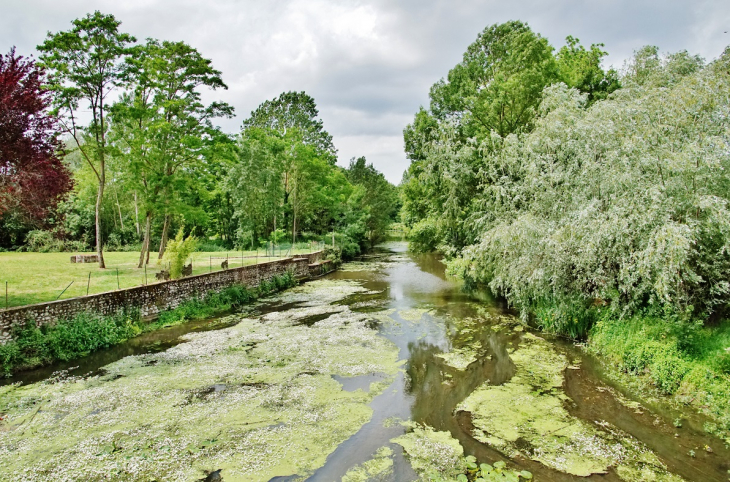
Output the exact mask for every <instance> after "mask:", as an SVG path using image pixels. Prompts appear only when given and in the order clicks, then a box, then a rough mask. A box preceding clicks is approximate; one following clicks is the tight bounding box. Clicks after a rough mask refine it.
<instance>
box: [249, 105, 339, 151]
mask: <svg viewBox="0 0 730 482" xmlns="http://www.w3.org/2000/svg"><path fill="white" fill-rule="evenodd" d="M318 116H319V111H318V110H317V104H316V103H315V102H314V99H313V98H312V97H311V96H309V95H307V94H306V93H305V92H284V93H282V94H281V95H279V97H277V98H275V99H272V100H267V101H266V102H264V103H263V104H261V105H260V106H258V107H257V108H256V110H254V111H253V112H251V117H249V118H248V119H246V120H245V121H243V127H242V128H243V130H244V131H245V130H247V129H249V128H251V127H260V128H264V129H272V130H275V131H278V132H280V133H282V134H286V133H287V131H288V130H289V129H292V128H296V129H298V130H299V131H300V132H301V137H302V139H303V142H304V143H305V144H308V145H312V146H314V147H315V148H316V149H317V151H318V153H319V155H320V156H324V157H326V158H327V160H328V161H329V162H330V164H332V165H334V164H335V163H336V162H337V149H335V146H334V144H333V143H332V135H330V134H329V133H328V132H327V131H326V130H324V126H323V124H322V120H321V119H319V118H318Z"/></svg>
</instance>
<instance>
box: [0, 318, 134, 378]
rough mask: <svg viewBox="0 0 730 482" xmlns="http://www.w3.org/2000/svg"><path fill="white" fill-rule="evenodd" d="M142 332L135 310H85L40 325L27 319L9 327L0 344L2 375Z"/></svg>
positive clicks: (109, 343) (71, 357)
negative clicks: (104, 312)
mask: <svg viewBox="0 0 730 482" xmlns="http://www.w3.org/2000/svg"><path fill="white" fill-rule="evenodd" d="M141 332H142V328H141V327H140V318H139V313H138V312H132V313H120V314H118V315H114V316H109V317H102V316H96V315H91V314H87V313H83V314H80V315H78V316H76V317H75V318H74V319H72V320H62V321H59V322H58V323H56V324H55V325H43V326H41V327H40V328H39V327H37V326H36V324H35V323H33V322H29V323H27V324H26V325H24V326H21V327H16V328H15V329H14V330H13V333H12V336H13V341H10V342H7V343H5V344H3V345H0V364H1V365H0V367H1V368H2V372H3V373H4V374H5V375H9V374H10V373H12V372H13V371H15V370H25V369H30V368H34V367H38V366H43V365H48V364H50V363H52V362H54V361H57V360H61V361H65V360H72V359H74V358H79V357H82V356H86V355H88V354H89V353H91V352H94V351H96V350H100V349H103V348H107V347H110V346H112V345H115V344H117V343H121V342H122V341H124V340H127V339H129V338H131V337H133V336H136V335H138V334H139V333H141Z"/></svg>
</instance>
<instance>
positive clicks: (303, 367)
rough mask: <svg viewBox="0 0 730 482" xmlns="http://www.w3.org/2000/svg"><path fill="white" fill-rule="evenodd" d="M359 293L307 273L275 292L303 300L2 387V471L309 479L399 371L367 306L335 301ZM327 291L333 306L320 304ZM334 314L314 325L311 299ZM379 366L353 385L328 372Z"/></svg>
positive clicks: (57, 476) (60, 476)
mask: <svg viewBox="0 0 730 482" xmlns="http://www.w3.org/2000/svg"><path fill="white" fill-rule="evenodd" d="M355 293H367V290H366V289H363V288H362V287H361V286H360V285H359V284H357V283H354V282H348V281H339V282H332V281H314V282H311V283H307V284H306V285H302V286H300V287H297V288H293V289H292V290H289V291H287V292H285V293H283V294H282V295H281V296H280V297H279V298H277V299H275V300H273V301H277V300H278V301H279V302H281V303H287V302H291V300H296V299H299V300H305V299H306V300H308V303H305V305H306V304H309V305H311V306H302V307H300V308H292V309H289V310H286V311H274V312H271V313H268V314H266V315H264V316H263V317H261V318H248V317H245V316H241V315H232V316H231V319H232V320H233V321H236V322H237V324H236V325H234V326H232V327H228V328H224V329H221V330H217V331H209V332H203V333H195V334H189V335H187V336H186V341H185V342H184V343H182V344H180V345H177V346H176V347H173V348H171V349H169V350H167V351H165V352H161V353H154V354H147V355H140V356H132V357H127V358H124V359H122V360H120V361H118V362H116V363H113V364H111V365H108V366H106V367H104V370H103V373H102V374H99V375H95V376H92V377H88V378H75V377H66V378H64V377H60V378H57V379H54V380H49V381H47V382H43V383H36V384H32V385H23V386H20V385H17V384H16V385H9V386H5V387H2V388H0V400H1V402H0V413H2V414H3V422H2V430H0V472H2V473H3V474H4V475H5V476H8V477H14V478H18V479H23V480H65V479H68V478H74V479H79V478H88V479H91V480H95V479H99V478H107V479H110V480H150V479H156V480H170V479H175V480H197V479H200V478H204V477H205V476H206V474H208V473H211V472H214V471H216V470H220V471H221V476H222V477H223V479H224V480H247V481H267V480H270V479H271V478H272V477H275V476H277V475H282V476H283V475H291V474H299V475H301V476H305V475H307V474H310V473H312V472H313V471H314V470H315V469H316V468H318V467H320V466H321V465H322V464H323V463H324V461H325V458H326V456H327V454H329V453H331V452H332V451H333V450H334V449H335V448H336V447H337V446H338V445H339V444H340V443H342V442H343V441H344V440H346V439H348V438H349V437H350V436H352V435H353V434H354V433H355V432H357V430H358V429H359V428H360V427H361V426H362V425H363V424H364V423H365V422H367V421H368V419H369V418H370V417H371V414H372V409H371V408H370V407H369V406H368V403H369V402H370V401H371V400H372V399H373V398H374V397H375V396H376V395H378V394H379V393H380V392H382V390H383V389H384V388H385V387H386V386H387V385H388V384H389V383H390V381H392V377H393V376H394V375H395V374H396V372H397V371H398V367H399V363H398V350H397V348H396V347H395V345H393V344H392V343H391V342H389V341H388V340H386V339H385V338H384V337H382V336H380V335H379V334H378V332H377V331H375V330H373V329H371V328H370V327H368V316H367V315H364V314H361V313H355V312H352V311H350V310H349V309H348V308H347V307H346V306H344V305H338V302H340V301H341V300H343V299H345V298H346V297H347V296H350V295H352V294H355ZM320 298H323V299H327V300H329V302H331V303H333V305H330V306H327V305H326V304H325V303H323V302H321V301H318V300H319V299H320ZM317 306H320V307H323V308H324V307H328V308H330V309H332V308H333V307H335V306H337V311H338V313H336V314H333V315H332V316H329V317H328V318H326V319H325V320H322V321H319V322H318V323H316V324H314V325H311V326H308V325H306V324H303V323H298V322H297V320H302V319H306V318H307V317H308V316H310V314H311V311H312V308H313V307H317ZM374 372H375V373H381V374H383V375H384V376H385V377H386V378H385V380H384V381H381V382H378V383H373V384H371V386H370V389H369V390H368V391H363V390H356V391H354V392H348V391H345V390H343V389H342V385H341V384H340V383H338V382H337V381H336V380H335V379H334V378H333V375H338V376H344V377H352V376H358V375H366V374H369V373H374Z"/></svg>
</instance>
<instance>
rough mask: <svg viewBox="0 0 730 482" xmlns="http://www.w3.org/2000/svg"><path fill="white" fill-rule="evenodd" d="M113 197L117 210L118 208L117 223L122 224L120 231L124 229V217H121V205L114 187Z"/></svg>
mask: <svg viewBox="0 0 730 482" xmlns="http://www.w3.org/2000/svg"><path fill="white" fill-rule="evenodd" d="M114 197H115V198H116V199H117V210H119V224H121V225H122V231H124V218H123V217H122V206H120V205H119V194H118V193H117V189H116V187H115V188H114Z"/></svg>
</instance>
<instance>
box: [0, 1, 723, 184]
mask: <svg viewBox="0 0 730 482" xmlns="http://www.w3.org/2000/svg"><path fill="white" fill-rule="evenodd" d="M0 7H1V8H0V12H2V14H1V15H0V51H2V52H7V51H8V50H9V49H10V47H12V46H13V45H15V46H16V47H17V51H18V53H19V54H23V55H29V54H36V50H35V46H36V45H38V44H39V43H41V42H42V41H43V39H44V37H45V35H46V32H48V31H52V32H57V31H60V30H67V29H69V28H70V22H71V20H73V19H74V18H77V17H80V16H83V15H85V14H86V13H88V12H91V11H93V10H100V11H102V12H104V13H111V14H113V15H114V16H116V17H117V19H118V20H121V21H122V27H121V28H122V30H123V31H126V32H129V33H131V34H133V35H134V36H136V37H137V38H138V39H145V38H147V37H154V38H158V39H164V40H183V41H185V42H187V43H189V44H190V45H192V46H194V47H196V48H197V49H198V50H199V51H200V52H201V53H202V54H203V55H204V56H206V57H208V58H211V59H212V60H213V64H214V66H215V67H216V68H218V69H219V70H221V71H222V72H223V78H224V80H225V82H226V83H227V84H228V87H229V89H228V90H227V91H219V92H215V93H212V95H207V96H206V98H207V99H208V100H213V99H218V100H223V101H226V102H228V103H230V104H231V105H233V106H234V107H235V109H236V113H237V116H236V118H235V119H231V120H227V121H225V122H223V123H222V126H223V128H224V130H226V131H228V132H236V131H238V129H239V126H240V124H241V121H242V120H243V119H244V118H246V117H248V115H249V113H250V112H251V110H253V109H254V108H256V106H257V105H259V104H260V103H261V102H263V101H264V100H266V99H270V98H273V97H276V96H277V95H278V94H280V93H281V92H284V91H288V90H296V91H300V90H304V91H306V92H307V93H308V94H310V95H312V96H313V97H314V98H315V100H316V101H317V104H318V106H319V110H320V116H321V117H322V119H323V120H324V125H325V129H327V130H328V131H329V132H330V133H331V134H332V135H333V136H334V141H335V145H336V147H337V148H338V149H339V156H340V164H343V165H346V164H347V162H348V160H349V159H350V158H351V157H353V156H362V155H364V156H366V157H367V159H368V160H369V161H371V162H373V164H375V166H376V167H377V168H378V169H380V170H381V171H383V172H384V173H385V174H386V176H387V177H388V179H389V180H390V181H392V182H394V183H397V182H399V181H400V179H401V175H402V173H403V171H404V170H405V169H406V167H407V165H408V161H407V160H406V158H405V155H404V153H403V139H402V134H401V133H402V130H403V127H404V126H405V125H406V124H407V123H408V122H410V120H411V119H412V117H413V114H414V113H415V112H416V111H417V110H418V107H419V106H420V105H426V104H427V103H428V89H429V87H430V86H431V85H432V84H433V83H434V82H436V81H437V80H438V79H440V78H441V77H443V76H444V75H446V73H447V72H448V71H449V69H450V68H451V67H453V66H454V65H455V64H456V63H457V62H458V61H459V60H460V58H461V55H462V54H463V52H464V50H465V49H466V47H467V46H468V45H469V44H470V43H471V42H473V41H474V40H475V39H476V36H477V34H478V33H479V32H480V31H481V30H483V29H484V28H485V27H486V26H488V25H491V24H493V23H497V22H504V21H506V20H512V19H519V20H523V21H527V22H528V23H529V24H530V26H531V27H532V28H533V30H535V31H537V32H539V33H541V34H542V35H543V36H545V37H547V38H548V39H549V40H550V42H551V43H552V45H553V46H555V47H558V48H559V47H560V46H562V44H563V41H564V39H565V37H566V36H567V35H573V36H574V37H578V38H579V39H580V40H581V41H582V42H583V43H584V44H586V45H588V44H591V43H599V42H602V43H604V44H605V45H606V50H608V52H609V53H610V56H609V57H608V60H607V64H609V65H614V66H617V67H620V66H621V65H622V64H623V62H624V61H625V60H626V59H627V58H628V57H630V56H631V54H632V52H633V50H635V49H636V48H638V47H640V46H642V45H646V44H652V45H657V46H659V47H660V49H661V50H662V51H677V50H681V49H686V50H688V51H690V52H691V53H697V54H700V55H702V56H703V57H705V58H706V59H708V60H710V59H713V58H716V57H717V56H719V55H720V54H721V53H722V51H723V49H724V47H725V46H726V45H728V44H730V34H728V33H725V32H726V31H728V30H730V4H728V1H727V0H704V1H703V0H694V1H673V0H614V1H611V2H607V1H605V0H604V1H597V0H551V1H546V0H531V1H528V0H525V1H520V0H511V1H510V0H501V1H492V0H481V1H479V0H451V1H445V0H443V1H440V0H403V1H398V0H390V1H388V0H373V1H350V0H268V1H267V0H209V1H201V0H115V1H108V0H96V1H91V0H62V1H58V0H22V1H19V0H0Z"/></svg>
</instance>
